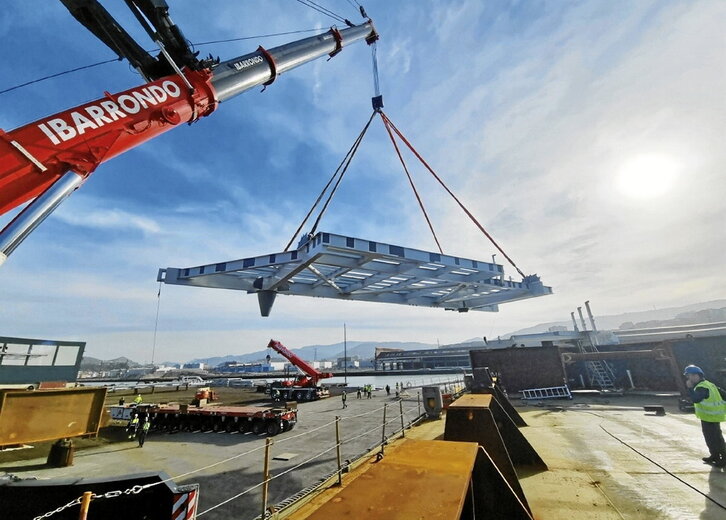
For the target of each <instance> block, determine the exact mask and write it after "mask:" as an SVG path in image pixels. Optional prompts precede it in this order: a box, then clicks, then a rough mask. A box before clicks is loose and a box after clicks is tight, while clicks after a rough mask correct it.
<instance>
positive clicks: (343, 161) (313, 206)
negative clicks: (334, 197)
mask: <svg viewBox="0 0 726 520" xmlns="http://www.w3.org/2000/svg"><path fill="white" fill-rule="evenodd" d="M374 116H375V112H374V113H373V114H371V118H370V120H369V121H368V124H370V121H371V120H372V119H373V117H374ZM367 126H368V125H366V127H367ZM364 129H365V128H364ZM363 133H365V132H361V134H363ZM360 138H361V135H360V134H359V135H358V137H357V138H356V139H355V141H353V144H352V145H351V147H350V148H349V149H348V152H347V153H346V154H345V157H343V160H342V161H341V162H340V164H339V165H338V167H337V168H336V169H335V172H333V175H332V176H331V177H330V179H329V180H328V182H327V184H326V185H325V187H324V188H323V190H322V191H321V192H320V195H318V198H317V199H316V200H315V202H314V203H313V205H312V207H311V208H310V211H308V213H307V215H305V218H304V219H303V221H302V222H301V223H300V225H299V226H298V228H297V230H296V231H295V233H294V234H293V235H292V238H290V241H289V242H288V243H287V246H285V251H287V250H288V249H290V246H291V245H292V243H293V242H294V241H295V238H296V237H297V236H298V235H299V234H300V231H301V230H302V228H303V227H304V226H305V223H306V222H307V221H308V219H309V218H310V215H312V214H313V211H315V208H316V207H317V205H318V204H319V203H320V201H321V200H322V198H323V196H324V195H325V192H326V191H328V188H329V187H330V185H331V184H332V183H333V181H334V180H335V178H336V177H337V176H338V172H340V169H341V168H342V167H343V165H344V164H345V162H346V161H347V160H348V157H349V156H350V154H351V152H353V149H354V148H355V147H356V143H358V141H359V139H360Z"/></svg>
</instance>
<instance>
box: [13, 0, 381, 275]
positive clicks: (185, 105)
mask: <svg viewBox="0 0 726 520" xmlns="http://www.w3.org/2000/svg"><path fill="white" fill-rule="evenodd" d="M61 2H62V3H63V4H64V5H65V7H66V8H68V10H69V11H70V12H71V14H72V15H73V16H74V17H75V18H76V19H77V20H78V21H79V22H81V23H82V24H83V25H84V26H85V27H86V28H88V29H89V30H90V31H91V32H93V33H94V34H95V35H96V36H97V37H98V38H99V39H100V40H101V41H102V42H103V43H105V44H106V45H107V46H108V47H109V48H111V50H113V51H114V52H115V53H116V54H117V55H118V56H119V59H121V58H126V59H128V60H129V62H130V64H131V65H132V66H133V67H135V68H136V69H137V70H138V71H139V72H140V73H141V74H142V75H143V76H144V78H145V79H146V80H147V81H148V83H146V84H144V85H140V86H138V87H135V88H132V89H129V90H126V91H124V92H120V93H118V94H110V93H109V92H105V93H104V97H102V98H100V99H97V100H95V101H92V102H90V103H85V104H83V105H81V106H78V107H75V108H71V109H69V110H66V111H65V112H60V113H58V114H55V115H52V116H49V117H44V118H42V119H39V120H38V121H34V122H32V123H29V124H27V125H25V126H22V127H20V128H16V129H15V130H11V131H9V132H5V131H3V130H2V129H0V215H2V214H4V213H6V212H8V211H10V210H12V209H13V208H15V207H17V206H19V205H21V204H23V203H24V202H26V201H29V200H30V201H31V202H30V203H29V204H28V205H27V206H26V207H25V208H24V209H23V210H22V211H21V212H20V213H19V214H18V215H17V216H16V217H15V218H14V219H13V220H12V221H11V222H10V223H9V224H8V225H7V226H5V228H4V229H3V230H2V231H0V265H1V264H2V263H3V262H4V261H5V260H6V259H7V256H8V255H9V254H10V253H12V252H13V251H14V250H15V248H16V247H18V245H19V244H20V243H21V242H22V241H23V240H24V239H25V238H26V237H27V236H28V234H30V233H31V232H32V231H33V230H34V229H35V228H36V227H37V226H38V225H39V224H40V223H41V222H42V221H43V220H45V218H46V217H47V216H48V215H50V214H51V213H52V212H53V211H54V210H55V209H56V208H57V207H58V205H59V204H60V203H61V202H63V200H65V199H66V197H68V196H69V195H70V194H71V193H72V192H73V191H74V190H76V189H77V188H79V187H80V186H81V184H83V182H85V180H86V179H87V178H88V177H89V176H90V175H91V174H92V173H93V172H94V171H95V170H96V168H98V166H99V165H100V164H101V163H103V162H105V161H107V160H109V159H111V158H113V157H115V156H117V155H119V154H121V153H123V152H125V151H127V150H130V149H131V148H134V147H136V146H138V145H140V144H142V143H144V142H146V141H148V140H150V139H152V138H154V137H156V136H158V135H160V134H162V133H164V132H166V131H167V130H171V129H172V128H175V127H178V126H180V125H182V124H184V123H193V122H195V121H197V120H199V118H201V117H204V116H208V115H210V114H211V113H212V112H214V111H215V110H216V109H217V108H218V106H219V104H220V103H221V102H223V101H226V100H228V99H230V98H232V97H234V96H236V95H238V94H241V93H242V92H244V91H246V90H249V89H251V88H253V87H255V86H257V85H265V86H267V85H269V84H271V83H272V82H273V81H275V79H276V78H277V76H278V75H280V74H281V73H283V72H286V71H288V70H290V69H293V68H295V67H297V66H299V65H302V64H303V63H306V62H309V61H311V60H314V59H316V58H319V57H321V56H324V55H326V54H327V55H329V56H331V57H332V56H335V55H336V54H338V53H339V52H340V51H341V50H342V48H343V46H344V45H347V44H349V43H352V42H355V41H358V40H361V39H365V40H366V42H367V43H368V44H369V45H370V44H373V43H374V42H375V41H376V40H377V39H378V35H377V34H376V32H375V29H374V28H373V24H372V22H371V20H370V19H368V21H367V22H366V23H363V24H361V25H354V24H352V23H350V22H348V21H347V20H346V23H347V24H348V25H349V27H347V28H344V29H340V30H339V29H336V28H331V29H330V31H328V32H327V33H324V34H320V35H317V36H313V37H310V38H305V39H302V40H298V41H295V42H292V43H288V44H286V45H282V46H279V47H275V48H273V49H269V50H267V49H264V48H262V47H259V48H258V49H257V50H256V51H255V52H252V53H249V54H245V55H243V56H239V57H237V58H234V59H231V60H228V61H224V62H221V63H220V61H219V59H213V58H211V57H209V58H207V59H198V58H197V54H198V53H194V52H193V51H192V50H191V49H190V47H189V44H188V43H187V40H186V39H185V38H184V35H183V34H182V32H181V30H180V29H179V28H178V27H177V26H176V25H175V24H174V23H173V22H172V21H171V19H170V18H169V16H168V10H169V8H168V6H167V5H166V2H165V1H164V0H126V4H127V5H128V7H129V8H130V9H131V10H132V12H133V14H134V16H135V17H136V18H137V19H138V21H139V22H140V23H141V25H142V26H143V27H144V29H145V30H146V32H147V33H148V34H149V35H150V36H151V38H152V39H153V40H154V41H155V42H156V43H157V44H158V46H159V49H160V51H161V52H160V54H159V55H158V56H157V57H153V56H151V55H150V54H149V53H147V52H146V51H145V50H144V49H143V48H141V47H140V46H139V45H138V44H137V43H136V42H135V41H134V40H133V39H132V38H131V36H129V34H128V33H126V31H125V30H124V29H123V28H122V27H121V26H120V25H119V24H118V23H117V22H116V20H114V19H113V17H112V16H111V15H110V14H109V13H108V12H107V11H106V10H105V9H104V8H103V7H102V6H101V5H100V4H99V3H98V0H61ZM361 14H362V15H364V17H366V18H367V16H365V12H364V11H363V10H362V9H361ZM31 199H32V200H31Z"/></svg>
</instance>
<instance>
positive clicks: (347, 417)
mask: <svg viewBox="0 0 726 520" xmlns="http://www.w3.org/2000/svg"><path fill="white" fill-rule="evenodd" d="M386 406H388V405H387V404H386V405H383V406H381V407H380V408H376V409H375V410H369V411H367V412H363V413H359V414H356V415H346V416H345V417H343V416H341V417H340V420H341V421H345V420H348V419H355V418H356V417H363V416H364V415H370V414H372V413H375V412H377V411H379V410H383V409H384V408H385V407H386Z"/></svg>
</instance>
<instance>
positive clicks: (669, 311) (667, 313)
mask: <svg viewBox="0 0 726 520" xmlns="http://www.w3.org/2000/svg"><path fill="white" fill-rule="evenodd" d="M723 307H726V300H713V301H710V302H702V303H694V304H692V305H685V306H683V307H667V308H664V309H653V310H650V311H637V312H625V313H623V314H612V315H605V316H598V315H597V314H596V315H595V325H596V326H597V328H598V329H600V330H618V329H620V326H621V325H624V324H625V326H624V327H623V328H633V326H644V327H652V326H663V325H667V324H668V323H667V322H669V321H671V320H675V319H676V317H678V316H679V315H681V316H682V319H684V320H688V318H687V317H688V316H693V318H692V321H691V322H692V323H696V322H698V317H699V315H700V314H701V313H699V311H705V310H709V309H722V308H723ZM573 309H575V310H576V307H575V308H573ZM584 312H585V309H583V313H584ZM584 316H585V322H586V323H587V328H588V329H589V328H590V322H589V320H588V319H587V314H586V313H584ZM575 317H577V313H575ZM658 322H661V323H660V324H658ZM706 322H708V321H706ZM577 325H578V327H579V326H580V321H579V317H578V322H577ZM554 326H564V327H567V328H568V329H569V330H572V320H571V319H570V320H562V321H551V322H548V323H540V324H538V325H534V326H532V327H527V328H525V329H519V330H516V331H514V332H510V333H508V334H502V336H501V337H502V338H506V337H509V336H512V335H516V334H535V333H537V332H546V331H547V329H549V328H550V327H554Z"/></svg>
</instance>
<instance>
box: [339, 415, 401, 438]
mask: <svg viewBox="0 0 726 520" xmlns="http://www.w3.org/2000/svg"><path fill="white" fill-rule="evenodd" d="M411 410H415V408H411V409H409V410H408V411H411ZM405 416H406V413H405V411H404V417H405ZM400 420H401V414H400V413H398V414H394V415H393V418H392V419H391V420H390V421H386V422H385V424H387V425H388V424H391V423H393V422H398V421H400ZM381 426H383V424H377V425H376V426H375V427H374V428H371V429H370V430H366V431H365V432H363V433H361V434H358V435H356V436H354V437H349V438H347V439H345V440H343V441H340V444H341V445H343V444H346V443H348V442H350V441H354V440H356V439H360V438H361V437H363V436H364V435H368V434H369V433H371V432H373V431H375V430H380V428H381ZM400 431H401V430H396V431H394V432H393V433H392V435H395V434H397V433H398V432H400Z"/></svg>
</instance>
